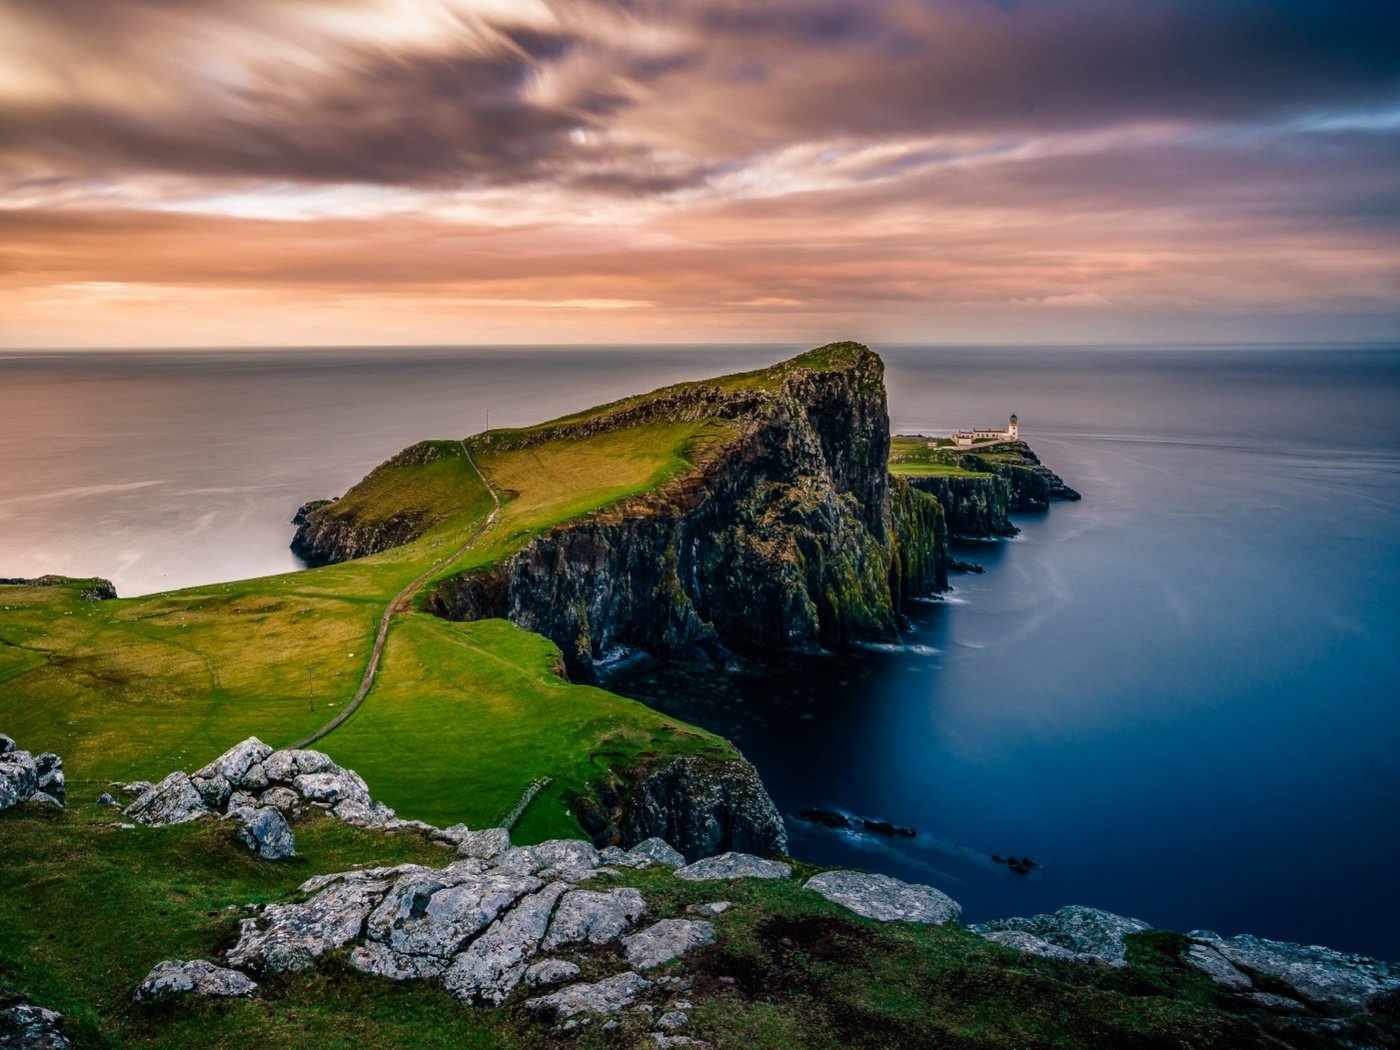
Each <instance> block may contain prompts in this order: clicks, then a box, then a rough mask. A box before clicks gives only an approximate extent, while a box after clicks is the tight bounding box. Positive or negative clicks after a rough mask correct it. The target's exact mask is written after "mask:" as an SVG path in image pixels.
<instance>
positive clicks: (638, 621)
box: [428, 344, 946, 679]
mask: <svg viewBox="0 0 1400 1050" xmlns="http://www.w3.org/2000/svg"><path fill="white" fill-rule="evenodd" d="M883 371H884V366H883V364H882V363H881V361H880V359H879V358H878V357H877V356H876V355H875V354H873V353H871V352H870V351H869V350H867V349H865V348H864V347H860V346H857V345H856V344H837V345H834V346H832V347H826V348H823V349H822V350H819V351H813V353H812V354H811V355H804V356H803V357H799V358H796V359H794V360H793V361H790V362H787V363H785V364H784V365H780V366H777V367H776V368H774V369H770V370H768V371H767V372H764V373H757V374H755V379H754V381H752V382H739V383H733V382H731V383H723V382H716V383H693V384H686V385H684V386H681V387H676V388H671V389H669V390H666V391H661V392H658V393H657V394H654V395H649V396H647V397H644V398H636V399H632V400H631V401H629V402H624V403H622V404H621V405H620V406H614V407H613V408H612V409H611V410H606V411H604V412H602V413H600V414H597V415H594V416H590V417H586V418H585V419H583V420H580V421H578V422H574V423H570V422H567V421H564V422H561V423H559V424H556V425H553V426H550V427H547V428H543V429H542V430H539V431H528V432H523V433H522V432H506V433H504V434H488V435H486V436H485V437H483V438H482V439H480V440H481V441H482V442H483V444H484V446H485V447H486V448H488V449H493V450H494V449H500V448H507V449H510V448H518V447H527V446H528V444H529V443H530V442H531V441H532V440H541V439H542V438H543V436H544V435H547V436H548V438H549V439H559V438H565V439H567V438H570V437H575V436H577V437H586V436H589V435H591V434H594V433H598V432H600V431H604V430H615V429H620V428H624V427H627V426H632V425H635V424H638V423H645V422H651V421H655V420H667V421H681V420H695V419H720V420H726V421H729V422H730V424H731V426H732V432H731V436H730V437H729V438H728V439H727V440H725V441H724V442H722V443H721V445H722V447H718V448H714V449H710V450H708V451H707V452H706V453H705V454H704V455H703V456H700V457H699V462H697V464H696V467H695V470H694V471H693V472H691V473H689V474H687V475H685V476H683V477H681V478H678V479H676V480H675V481H673V482H672V483H670V484H668V485H667V486H665V487H663V488H662V489H660V490H658V491H657V492H654V493H650V494H647V495H645V496H640V497H637V498H635V499H632V500H627V501H624V502H623V503H621V504H618V505H615V506H613V507H610V508H607V509H606V510H604V511H600V512H598V513H596V514H592V515H588V516H586V517H583V518H580V519H576V520H573V521H570V522H566V523H564V524H562V525H560V526H558V527H556V528H554V529H551V530H550V531H549V532H547V533H545V534H544V535H542V536H539V537H537V538H535V539H533V540H531V541H530V542H528V543H527V544H526V545H525V546H524V547H523V548H522V549H521V550H520V551H519V552H518V553H516V554H515V555H513V556H511V557H509V558H507V559H506V560H504V561H502V562H500V563H498V564H496V565H494V566H491V567H489V568H485V569H482V570H478V571H473V572H470V573H467V574H464V575H459V576H456V577H452V578H449V579H447V580H444V581H442V582H440V583H439V584H438V585H437V586H436V587H435V589H434V591H433V592H432V594H431V595H430V597H429V600H428V606H429V608H431V609H432V610H433V611H435V612H437V613H439V614H440V615H443V616H446V617H448V618H451V619H468V620H469V619H480V618H484V617H504V618H506V619H509V620H512V621H513V622H515V623H517V624H519V625H520V626H522V627H524V628H526V629H527V630H531V631H535V632H537V633H539V634H543V635H545V636H546V637H548V638H550V639H552V640H553V641H554V642H555V643H556V644H557V645H558V646H559V647H560V649H561V651H562V652H563V656H564V661H565V664H566V666H567V668H568V671H569V673H570V675H571V676H573V677H575V678H581V679H591V678H592V677H593V674H594V670H593V668H594V663H595V661H597V660H598V659H599V658H600V657H602V656H603V655H604V654H607V653H609V652H612V651H616V650H618V649H641V650H645V651H647V652H651V653H654V654H658V655H667V656H678V657H684V658H691V659H721V658H723V654H724V650H725V649H726V648H736V647H739V648H785V649H816V648H820V647H823V646H831V645H835V644H839V643H841V642H846V641H851V640H858V639H869V638H889V637H892V636H893V635H894V633H895V631H896V627H897V617H898V609H899V605H900V602H901V601H902V599H903V598H904V597H906V596H908V595H909V594H911V593H917V592H919V591H929V590H933V589H936V588H938V587H940V586H942V585H943V583H944V581H945V579H946V568H945V565H944V561H945V559H946V552H945V551H944V550H943V539H944V537H943V535H942V532H941V529H942V515H941V510H940V509H939V508H938V505H937V503H936V501H934V500H933V499H931V498H929V497H928V496H926V494H924V493H921V492H918V491H916V490H914V489H912V488H910V487H909V486H907V485H904V484H903V483H899V484H897V485H895V486H894V489H893V491H892V488H891V483H890V479H889V475H888V474H887V471H886V463H887V459H888V453H889V421H888V412H887V409H886V403H885V390H884V385H883Z"/></svg>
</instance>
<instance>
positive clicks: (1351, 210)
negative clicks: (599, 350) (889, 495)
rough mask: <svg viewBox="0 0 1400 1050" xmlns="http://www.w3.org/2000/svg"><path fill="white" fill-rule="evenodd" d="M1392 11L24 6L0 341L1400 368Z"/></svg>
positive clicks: (675, 1) (790, 1) (8, 58)
mask: <svg viewBox="0 0 1400 1050" xmlns="http://www.w3.org/2000/svg"><path fill="white" fill-rule="evenodd" d="M1397 234H1400V4H1395V3H1394V2H1393V0H1319V2H1296V0H1293V2H1290V0H1113V2H1104V0H840V2H838V0H749V2H738V0H567V2H564V0H0V345H4V346H9V347H65V346H93V347H99V346H227V345H307V344H311V345H339V344H406V343H449V344H471V343H590V342H593V343H596V342H614V343H683V342H770V341H771V342H797V343H817V342H825V341H828V340H831V339H837V338H855V339H861V340H864V341H867V342H876V343H878V342H915V343H999V342H1008V343H1114V344H1117V343H1156V342H1193V343H1194V342H1226V341H1239V340H1242V341H1263V342H1278V341H1290V342H1291V341H1309V340H1321V339H1325V340H1351V339H1356V340H1390V339H1396V338H1400V236H1397Z"/></svg>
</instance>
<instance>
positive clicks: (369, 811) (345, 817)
mask: <svg viewBox="0 0 1400 1050" xmlns="http://www.w3.org/2000/svg"><path fill="white" fill-rule="evenodd" d="M331 812H332V813H333V814H335V817H336V819H337V820H342V821H344V822H345V823H346V824H350V825H352V826H353V827H357V828H383V827H384V826H385V825H386V824H388V823H389V821H391V820H393V819H394V811H393V810H392V809H390V808H389V807H388V806H386V805H384V803H382V802H375V803H373V804H372V805H365V804H364V803H363V802H356V801H354V800H352V799H346V800H345V801H344V802H339V803H337V804H336V805H335V807H334V808H333V809H332V810H331Z"/></svg>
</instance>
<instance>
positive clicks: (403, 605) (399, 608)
mask: <svg viewBox="0 0 1400 1050" xmlns="http://www.w3.org/2000/svg"><path fill="white" fill-rule="evenodd" d="M462 454H463V455H464V456H466V457H467V463H468V464H469V465H470V466H471V468H472V470H473V471H475V472H476V476H477V477H478V478H480V479H481V483H482V485H484V486H486V491H487V493H488V494H489V495H490V497H491V504H492V507H491V513H490V514H488V515H487V516H486V520H485V521H483V522H482V523H481V524H480V525H479V526H477V528H476V529H475V530H474V531H473V532H472V534H471V535H470V536H468V537H467V540H466V542H465V543H463V544H462V545H461V546H460V547H458V548H457V549H456V550H455V551H453V552H452V553H451V554H449V555H447V556H446V557H445V558H441V559H439V560H438V561H435V562H434V563H433V564H432V565H430V566H429V567H428V568H427V569H426V570H424V572H423V574H422V575H421V576H418V577H416V578H415V579H413V580H410V581H409V582H408V583H406V584H405V585H404V588H403V590H401V591H399V593H398V594H396V595H394V597H393V598H392V599H390V601H389V604H388V606H387V607H386V608H385V610H384V615H383V616H381V617H380V618H379V633H378V634H376V635H375V636H374V649H373V650H372V651H371V652H370V654H369V664H368V665H367V666H366V667H365V673H364V677H363V678H361V679H360V687H359V688H358V689H357V690H355V695H354V696H353V697H351V698H350V703H348V704H346V705H345V707H344V708H342V709H341V711H340V713H339V714H337V715H336V716H335V717H334V718H332V719H331V720H330V721H329V722H327V723H326V724H325V725H323V726H322V727H321V728H320V729H318V730H316V731H315V732H314V733H312V734H310V735H309V736H304V737H302V738H301V739H300V740H298V741H297V742H296V743H294V744H291V745H289V746H291V747H309V746H310V745H312V744H314V743H315V742H316V741H318V740H320V739H321V738H322V737H324V736H326V735H327V734H328V733H331V732H333V731H334V730H335V729H336V728H338V727H339V726H340V725H341V723H343V722H344V721H345V720H346V719H347V718H349V717H350V716H351V715H353V714H354V713H355V712H356V711H357V710H358V709H359V706H360V705H361V704H362V703H364V699H365V697H366V696H368V695H369V691H370V689H371V688H373V686H374V676H375V674H376V672H378V670H379V659H380V657H382V656H383V655H384V644H385V643H386V642H387V641H388V640H389V624H390V622H391V621H392V620H393V618H394V614H395V613H397V612H403V611H405V610H406V609H408V607H409V604H408V603H409V600H410V599H411V598H412V597H413V595H414V593H415V592H416V591H417V590H418V588H419V587H421V586H423V584H424V583H425V582H426V581H427V579H428V577H430V576H432V575H433V574H434V573H436V572H439V571H441V570H442V569H444V568H446V567H447V566H448V565H450V564H452V563H453V562H454V561H456V560H457V559H458V558H460V557H461V556H462V555H463V554H465V553H467V551H469V550H470V549H471V548H472V545H473V544H475V543H476V541H477V540H479V539H481V536H482V534H483V533H484V532H485V531H486V530H487V529H489V528H490V527H491V526H492V525H494V524H495V523H496V515H498V514H499V513H500V512H501V497H500V496H498V495H496V490H495V489H494V488H492V487H491V482H489V481H487V480H486V475H485V474H483V473H482V471H481V468H480V467H478V466H477V465H476V460H474V459H472V453H471V449H469V448H467V443H466V442H465V441H463V442H462Z"/></svg>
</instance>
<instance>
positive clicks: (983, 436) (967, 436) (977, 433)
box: [953, 412, 1020, 448]
mask: <svg viewBox="0 0 1400 1050" xmlns="http://www.w3.org/2000/svg"><path fill="white" fill-rule="evenodd" d="M1019 433H1020V429H1019V427H1018V426H1017V425H1016V414H1015V413H1014V412H1013V413H1012V414H1011V419H1010V421H1009V422H1008V423H1007V424H1006V429H1005V430H959V431H958V432H957V433H955V434H954V435H953V444H954V446H956V447H957V448H970V447H971V446H972V445H974V444H975V443H977V442H978V441H1015V440H1016V439H1017V435H1018V434H1019Z"/></svg>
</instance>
